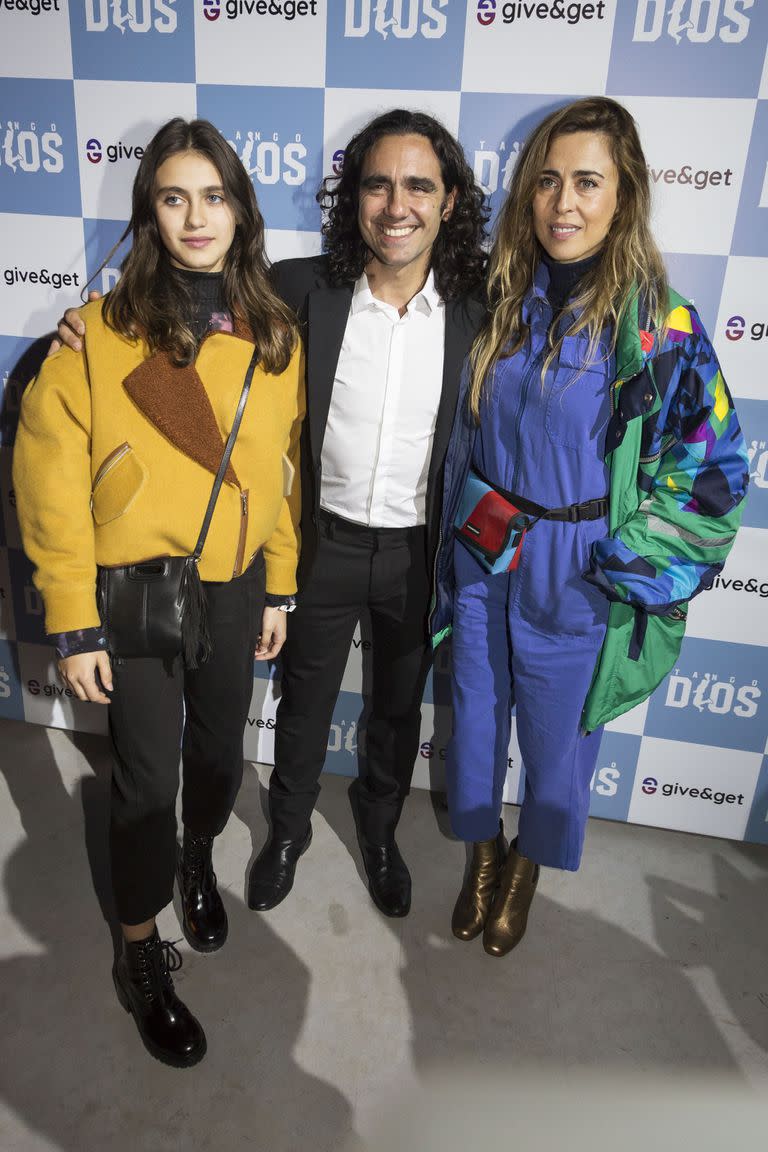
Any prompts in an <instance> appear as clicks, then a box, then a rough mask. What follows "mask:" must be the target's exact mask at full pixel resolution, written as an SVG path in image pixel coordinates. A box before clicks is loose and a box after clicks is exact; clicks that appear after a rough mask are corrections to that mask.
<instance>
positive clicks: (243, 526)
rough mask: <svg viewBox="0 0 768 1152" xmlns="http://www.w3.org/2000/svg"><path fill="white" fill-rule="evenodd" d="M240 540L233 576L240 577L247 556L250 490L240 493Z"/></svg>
mask: <svg viewBox="0 0 768 1152" xmlns="http://www.w3.org/2000/svg"><path fill="white" fill-rule="evenodd" d="M240 512H241V515H240V538H239V539H238V541H237V555H236V556H235V570H234V572H233V573H232V575H233V576H240V575H241V574H242V571H243V558H244V556H245V538H246V536H247V534H248V489H247V488H246V489H245V491H243V492H241V493H240Z"/></svg>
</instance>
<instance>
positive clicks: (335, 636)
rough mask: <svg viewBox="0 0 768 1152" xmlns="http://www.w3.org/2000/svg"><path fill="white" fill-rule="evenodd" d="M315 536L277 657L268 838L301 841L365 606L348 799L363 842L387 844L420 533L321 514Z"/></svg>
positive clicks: (399, 760) (399, 795)
mask: <svg viewBox="0 0 768 1152" xmlns="http://www.w3.org/2000/svg"><path fill="white" fill-rule="evenodd" d="M318 531H319V539H318V548H317V553H316V555H315V557H314V562H313V564H312V571H311V574H310V577H309V579H308V581H307V585H306V588H305V589H303V590H302V592H301V595H300V597H299V604H298V607H297V609H296V611H295V612H293V613H292V614H291V622H290V625H289V628H288V639H287V641H286V643H285V646H284V647H283V650H282V654H281V659H282V667H283V677H282V695H281V699H280V703H279V705H278V709H277V723H276V730H275V768H274V771H273V773H272V776H271V779H270V784H269V803H270V816H271V820H272V831H273V835H274V836H275V837H276V838H278V839H287V838H291V839H298V838H300V837H303V836H304V835H305V834H306V831H307V827H308V824H309V820H310V817H311V815H312V810H313V808H314V806H315V802H316V800H317V796H318V793H319V791H320V786H319V779H320V773H321V772H322V769H323V764H324V762H325V756H326V751H327V747H328V735H329V731H330V725H331V720H332V718H333V709H334V705H335V703H336V698H337V696H338V694H339V689H340V687H341V681H342V677H343V675H344V668H345V666H346V662H347V657H348V655H349V650H350V647H351V644H352V639H353V636H354V631H355V627H356V626H357V623H358V621H359V619H360V616H361V614H362V613H363V611H365V610H366V609H368V611H369V612H370V618H371V642H372V653H371V655H372V666H373V676H372V684H371V699H370V714H369V718H368V723H367V730H366V751H365V755H363V756H361V757H360V775H359V778H358V781H357V786H356V800H357V806H358V812H359V818H360V824H361V828H362V831H363V833H364V835H365V836H366V837H367V838H368V839H369V840H370V841H371V842H372V843H386V842H387V840H388V838H389V837H390V836H391V835H392V833H393V832H394V828H395V825H396V824H397V820H398V818H399V815H400V809H401V807H402V802H403V800H404V798H405V796H406V795H407V794H408V790H409V788H410V782H411V776H412V774H413V765H414V761H415V759H416V755H417V753H418V747H419V734H420V727H421V697H422V693H423V691H424V682H425V680H426V676H427V672H428V670H429V665H430V656H431V649H430V645H429V642H428V636H427V611H428V607H429V596H430V580H429V573H428V571H427V550H426V530H425V529H424V528H423V527H417V528H368V527H365V526H363V525H359V524H353V523H350V521H348V520H343V519H342V518H341V517H338V516H333V515H330V514H329V513H326V512H321V513H320V519H319V523H318Z"/></svg>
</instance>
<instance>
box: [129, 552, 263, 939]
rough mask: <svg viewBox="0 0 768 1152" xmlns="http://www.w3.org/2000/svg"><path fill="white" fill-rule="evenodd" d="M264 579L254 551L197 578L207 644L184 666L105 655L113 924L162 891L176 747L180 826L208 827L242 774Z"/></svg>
mask: <svg viewBox="0 0 768 1152" xmlns="http://www.w3.org/2000/svg"><path fill="white" fill-rule="evenodd" d="M264 588H265V572H264V558H263V556H262V555H261V554H260V555H259V556H258V557H257V558H256V560H255V561H254V563H253V564H252V565H251V566H250V568H249V569H248V570H247V571H246V572H245V573H244V574H243V575H242V576H240V577H238V578H237V579H236V580H231V581H228V582H227V583H221V584H219V583H210V582H206V583H204V584H203V589H204V592H205V598H206V602H207V605H208V623H209V628H210V633H211V640H212V643H213V654H212V656H211V657H210V659H209V660H208V661H207V662H206V663H205V664H202V665H201V666H200V667H199V668H198V669H196V670H194V671H193V670H189V669H186V668H184V666H183V664H182V662H181V660H180V659H178V660H176V661H174V662H173V664H172V665H169V664H167V663H166V662H164V661H162V660H155V659H131V660H121V661H114V667H113V675H114V692H113V694H112V701H111V703H110V706H109V730H110V736H111V739H112V749H113V770H112V803H111V821H110V833H111V835H110V842H111V862H112V886H113V890H114V895H115V905H116V909H117V914H118V917H119V919H120V921H121V923H123V924H141V923H143V922H144V921H145V920H149V919H150V918H151V917H152V916H155V915H156V914H157V913H158V912H159V911H160V909H161V908H164V907H165V905H166V904H168V903H170V901H171V899H172V896H173V880H174V871H175V863H176V794H177V792H178V789H179V756H180V755H181V762H182V793H181V798H182V820H183V823H184V826H185V827H186V828H189V829H190V830H191V831H192V832H196V833H198V835H207V836H216V835H217V834H218V833H219V832H221V831H222V829H223V828H224V825H225V824H226V822H227V820H228V819H229V814H230V812H231V811H232V806H233V805H234V802H235V797H236V796H237V793H238V790H239V788H240V784H241V781H242V777H243V731H244V729H245V723H246V720H247V719H248V711H249V708H250V704H251V695H252V692H253V653H254V649H255V647H256V642H257V639H258V635H259V632H260V631H261V618H262V612H263V607H264Z"/></svg>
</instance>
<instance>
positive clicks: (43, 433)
mask: <svg viewBox="0 0 768 1152" xmlns="http://www.w3.org/2000/svg"><path fill="white" fill-rule="evenodd" d="M129 231H130V232H131V234H132V244H133V246H132V249H131V251H130V253H129V255H128V256H127V258H126V260H125V262H124V264H123V267H122V277H121V279H120V281H119V283H118V284H117V286H116V287H115V288H114V290H113V291H112V292H111V293H110V294H109V295H108V296H107V297H106V298H105V299H104V300H100V301H98V302H96V303H93V304H89V305H87V306H86V308H85V310H84V311H85V313H87V329H88V330H87V335H86V336H85V337H84V339H83V343H82V347H81V348H80V350H79V351H72V350H71V349H69V348H62V349H61V350H60V351H59V352H57V353H56V354H54V355H53V356H51V357H50V358H49V359H48V360H47V361H46V362H45V364H44V365H43V368H42V371H41V373H40V375H39V377H38V378H37V380H36V381H35V382H34V384H32V385H31V386H30V388H29V389H28V391H27V393H26V395H25V397H24V401H23V404H22V412H21V422H20V428H19V435H18V440H17V442H16V450H15V458H14V484H15V489H16V495H17V502H18V511H19V519H20V523H21V530H22V536H23V539H24V547H25V550H26V552H27V554H28V555H29V557H30V559H31V560H32V562H33V563H34V565H35V567H36V573H35V583H36V585H37V587H38V589H39V590H40V592H41V594H42V597H43V601H44V604H45V617H46V631H47V632H48V634H49V635H50V636H51V638H52V640H53V643H54V644H55V645H56V648H57V651H58V656H59V670H60V672H61V675H62V677H63V678H64V680H65V682H66V683H67V684H68V686H69V687H70V688H71V689H72V691H73V692H74V693H75V694H76V695H77V697H78V698H79V699H81V700H90V701H93V702H96V703H106V704H109V727H110V735H111V740H112V746H113V753H114V757H113V759H114V768H113V777H112V802H111V863H112V882H113V889H114V897H115V906H116V911H117V914H118V917H119V919H120V922H121V925H122V931H123V937H124V947H123V951H122V954H121V955H120V956H119V957H118V958H117V961H116V964H115V970H114V979H115V986H116V990H117V993H118V997H119V999H120V1001H121V1003H122V1004H123V1006H124V1007H125V1008H126V1009H127V1010H129V1011H131V1012H132V1013H133V1016H134V1018H135V1020H136V1024H137V1026H138V1029H139V1032H140V1035H141V1038H142V1040H143V1042H144V1044H145V1046H146V1047H147V1049H148V1050H149V1051H150V1052H151V1053H152V1055H154V1056H156V1057H157V1058H158V1059H160V1060H162V1061H164V1062H165V1063H168V1064H172V1065H174V1066H177V1067H184V1066H189V1065H191V1064H195V1063H196V1062H197V1061H198V1060H200V1059H201V1058H202V1057H203V1055H204V1054H205V1050H206V1040H205V1035H204V1032H203V1030H202V1028H201V1026H200V1024H199V1023H198V1021H197V1020H196V1019H195V1017H194V1016H193V1015H192V1013H191V1012H190V1011H189V1010H188V1009H187V1008H186V1006H185V1005H184V1004H183V1003H182V1002H181V1001H180V1000H179V999H178V997H177V996H176V995H175V992H174V989H173V983H172V980H171V977H170V975H169V960H170V962H171V967H174V966H177V965H178V960H179V958H178V955H177V954H176V955H175V956H174V954H173V953H171V952H170V951H169V949H170V946H169V945H165V944H162V943H161V941H160V939H159V936H158V933H157V929H156V927H155V917H156V915H157V913H158V912H159V911H160V910H161V909H162V908H163V907H164V906H165V905H166V904H168V903H169V902H170V900H171V897H172V892H173V882H174V874H175V873H177V874H178V878H179V884H180V888H181V896H182V905H183V912H184V934H185V936H186V938H187V940H188V941H189V943H190V944H191V945H192V947H193V948H196V949H198V950H199V951H206V952H210V951H214V950H215V949H217V948H219V947H221V945H222V944H223V943H224V940H225V938H226V935H227V918H226V912H225V910H224V906H223V904H222V902H221V897H220V896H219V894H218V892H217V890H216V877H215V874H214V872H213V867H212V860H211V855H212V845H213V838H214V837H215V836H216V835H217V834H218V833H219V832H221V831H222V829H223V828H224V825H225V824H226V822H227V819H228V817H229V814H230V812H231V810H232V805H233V803H234V799H235V796H236V794H237V790H238V788H239V786H240V781H241V778H242V754H243V746H242V742H243V729H244V726H245V721H246V719H247V716H248V708H249V705H250V700H251V692H252V687H253V658H254V653H255V655H256V659H262V660H264V659H271V658H272V657H274V656H275V655H276V654H277V652H278V651H279V649H280V647H281V645H282V643H283V640H284V639H285V630H286V620H287V616H286V613H285V611H284V610H285V609H286V608H288V607H290V603H291V597H292V595H293V593H294V592H295V590H296V583H295V572H296V561H297V554H298V523H299V513H300V507H299V502H300V491H299V484H298V479H297V483H296V484H293V483H292V479H293V476H294V473H298V452H299V433H300V427H301V421H302V419H303V416H304V406H305V401H304V386H303V371H302V367H301V364H300V359H301V349H300V343H299V339H298V334H297V329H296V325H295V323H294V320H293V317H292V314H291V313H290V311H289V310H288V309H287V308H286V307H285V305H284V304H282V302H281V301H280V300H279V299H278V298H277V297H276V296H275V294H274V292H273V291H272V289H271V288H270V285H269V280H268V276H267V267H268V265H267V261H266V257H265V253H264V223H263V220H262V217H261V214H260V212H259V209H258V206H257V203H256V197H255V195H254V192H253V187H252V185H251V182H250V179H249V178H248V176H247V174H246V172H245V170H244V169H243V166H242V164H241V163H240V161H239V159H238V158H237V156H236V154H235V153H234V152H233V151H232V149H231V148H230V147H229V145H228V144H227V143H226V141H225V140H224V139H223V137H222V136H221V135H220V134H219V132H218V131H217V130H216V129H215V128H214V127H213V125H212V124H209V123H208V122H207V121H203V120H196V121H192V122H191V123H187V122H185V121H184V120H181V119H175V120H172V121H170V122H169V123H168V124H166V125H165V126H164V127H163V128H161V129H160V131H159V132H158V133H157V134H156V136H155V137H154V138H153V140H152V141H151V143H150V144H149V145H148V147H147V149H146V151H145V153H144V157H143V159H142V161H141V163H140V165H139V169H138V172H137V175H136V180H135V183H134V187H133V204H132V214H131V221H130V224H129ZM254 346H255V348H256V350H257V352H258V357H259V359H258V365H257V367H256V370H255V373H254V376H253V380H252V384H251V389H250V393H249V396H248V400H247V403H246V407H245V411H244V415H243V419H242V424H241V426H240V430H239V433H238V437H237V441H236V443H235V447H234V451H233V453H232V457H231V461H230V463H229V466H228V468H227V472H226V474H225V478H224V483H223V484H222V486H221V490H220V493H219V497H218V500H217V503H216V508H215V512H214V515H213V520H212V523H211V527H210V531H209V533H208V536H207V539H206V542H205V546H204V549H203V555H202V559H201V562H200V566H199V572H200V577H201V579H202V582H203V590H204V596H205V600H206V605H207V612H208V624H209V632H210V636H211V642H212V648H213V652H212V655H211V656H210V658H209V659H208V660H207V661H206V662H204V663H201V664H200V666H199V667H198V668H196V669H194V670H193V669H191V668H188V667H185V666H184V664H183V662H182V660H181V659H180V658H179V659H176V660H175V661H173V662H171V663H170V664H169V663H168V661H164V660H162V659H160V658H131V659H110V653H109V651H108V639H107V637H106V635H105V634H104V631H103V629H102V621H101V619H100V616H99V610H98V606H97V597H96V578H97V565H103V566H107V567H112V566H118V565H125V564H132V563H136V562H138V561H141V560H145V559H148V558H152V557H155V556H160V555H169V556H183V555H188V554H190V553H191V552H192V550H193V548H194V546H195V543H196V540H197V536H198V533H199V531H200V528H201V525H202V521H203V515H204V513H205V509H206V506H207V503H208V498H209V495H210V493H211V488H212V484H213V478H214V476H215V474H216V472H217V470H218V467H219V464H220V461H221V458H222V454H223V451H224V445H225V442H226V439H227V436H228V434H229V431H230V429H231V427H232V423H233V419H234V414H235V411H236V408H237V405H238V400H239V398H240V393H241V389H242V386H243V381H244V378H245V374H246V370H247V368H248V365H249V363H250V360H251V356H252V353H253V351H254ZM180 746H181V749H182V765H183V787H182V820H183V824H184V838H183V847H182V849H181V851H180V852H178V850H177V845H176V819H175V802H176V793H177V791H178V784H179V778H178V777H179V774H178V760H179V747H180Z"/></svg>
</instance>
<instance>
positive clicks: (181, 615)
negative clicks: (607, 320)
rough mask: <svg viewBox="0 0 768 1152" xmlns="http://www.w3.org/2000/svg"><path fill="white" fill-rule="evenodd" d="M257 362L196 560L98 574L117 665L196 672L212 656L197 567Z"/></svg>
mask: <svg viewBox="0 0 768 1152" xmlns="http://www.w3.org/2000/svg"><path fill="white" fill-rule="evenodd" d="M257 360H258V356H257V354H256V351H255V349H254V353H253V356H252V357H251V362H250V364H249V365H248V371H247V372H246V374H245V381H244V383H243V390H242V392H241V393H240V400H239V402H238V405H237V411H236V413H235V419H234V422H233V424H232V430H231V431H230V433H229V437H228V438H227V443H226V446H225V448H224V455H223V456H222V458H221V463H220V464H219V470H218V472H217V473H216V479H215V480H214V482H213V488H212V489H211V495H210V498H209V500H208V507H207V508H206V510H205V516H204V518H203V526H202V528H201V529H200V535H199V536H198V539H197V544H196V545H195V550H194V552H193V553H192V555H191V556H156V557H154V558H153V559H151V560H141V561H140V562H139V563H138V564H123V565H121V566H119V567H117V568H103V567H100V568H99V569H98V576H97V580H96V597H97V602H98V607H99V614H100V616H101V623H102V627H103V628H104V630H105V632H106V636H107V645H108V648H109V651H110V653H111V655H112V656H115V657H117V658H118V659H121V658H123V657H134V656H154V657H160V658H162V659H165V660H173V659H174V658H175V657H176V656H179V655H181V656H182V657H183V659H184V663H185V664H186V666H187V668H197V667H198V666H199V665H200V664H203V663H205V661H206V660H207V659H208V658H209V656H210V655H211V651H212V646H211V638H210V634H209V631H208V614H207V610H206V603H205V594H204V592H203V586H202V583H201V581H200V573H199V572H198V564H199V562H200V556H201V555H202V551H203V545H204V544H205V538H206V536H207V535H208V529H209V528H210V525H211V519H212V518H213V511H214V508H215V507H216V501H217V499H218V496H219V491H220V489H221V485H222V481H223V480H224V474H225V472H226V471H227V465H228V464H229V458H230V456H231V455H232V449H233V448H234V446H235V440H236V439H237V433H238V431H239V429H240V422H241V420H242V418H243V412H244V410H245V403H246V400H247V399H248V393H249V391H250V387H251V380H252V379H253V373H254V369H255V367H256V362H257Z"/></svg>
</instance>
